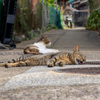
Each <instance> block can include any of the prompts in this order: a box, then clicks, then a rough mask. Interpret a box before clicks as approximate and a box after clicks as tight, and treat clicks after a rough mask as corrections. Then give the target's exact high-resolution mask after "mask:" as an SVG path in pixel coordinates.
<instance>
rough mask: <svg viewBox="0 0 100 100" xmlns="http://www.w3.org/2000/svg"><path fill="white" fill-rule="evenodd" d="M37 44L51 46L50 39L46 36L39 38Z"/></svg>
mask: <svg viewBox="0 0 100 100" xmlns="http://www.w3.org/2000/svg"><path fill="white" fill-rule="evenodd" d="M37 42H43V43H44V44H45V45H46V46H49V45H51V42H50V39H49V38H48V37H47V36H41V38H40V39H39V40H38V41H37Z"/></svg>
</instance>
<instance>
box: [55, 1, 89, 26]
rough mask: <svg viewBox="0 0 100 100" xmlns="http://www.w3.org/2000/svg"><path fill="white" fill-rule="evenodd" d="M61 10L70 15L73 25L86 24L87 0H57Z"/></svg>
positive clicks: (87, 13)
mask: <svg viewBox="0 0 100 100" xmlns="http://www.w3.org/2000/svg"><path fill="white" fill-rule="evenodd" d="M57 2H58V4H59V5H60V7H61V12H63V14H64V15H65V16H72V19H73V22H74V24H75V26H86V24H87V19H88V15H89V7H88V0H58V1H57Z"/></svg>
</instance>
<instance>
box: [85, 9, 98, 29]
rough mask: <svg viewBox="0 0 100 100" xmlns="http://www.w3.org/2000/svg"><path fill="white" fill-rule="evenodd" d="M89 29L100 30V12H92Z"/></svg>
mask: <svg viewBox="0 0 100 100" xmlns="http://www.w3.org/2000/svg"><path fill="white" fill-rule="evenodd" d="M87 29H89V30H100V10H98V11H93V12H91V14H90V16H89V18H88V22H87Z"/></svg>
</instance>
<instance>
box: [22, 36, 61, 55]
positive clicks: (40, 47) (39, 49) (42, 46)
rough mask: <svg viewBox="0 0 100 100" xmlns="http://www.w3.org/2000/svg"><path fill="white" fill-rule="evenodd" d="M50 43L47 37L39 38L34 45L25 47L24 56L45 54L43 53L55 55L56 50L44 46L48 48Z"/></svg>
mask: <svg viewBox="0 0 100 100" xmlns="http://www.w3.org/2000/svg"><path fill="white" fill-rule="evenodd" d="M50 45H51V42H50V40H49V39H48V37H47V36H41V38H40V39H39V40H38V41H37V42H36V43H34V44H30V45H27V46H26V47H25V48H24V54H34V55H38V54H45V53H57V52H59V51H58V50H55V49H47V48H46V46H50Z"/></svg>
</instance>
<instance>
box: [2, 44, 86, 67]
mask: <svg viewBox="0 0 100 100" xmlns="http://www.w3.org/2000/svg"><path fill="white" fill-rule="evenodd" d="M85 62H86V57H85V56H83V54H82V53H81V52H80V50H79V45H76V46H75V48H74V51H73V53H67V52H58V53H50V54H44V55H32V54H31V55H30V54H28V55H23V56H21V57H20V58H19V59H16V60H15V59H13V60H11V61H8V62H7V63H2V64H1V65H0V66H5V67H6V68H9V67H22V66H40V65H47V66H48V67H53V66H63V65H72V64H77V65H80V64H84V63H85Z"/></svg>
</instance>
